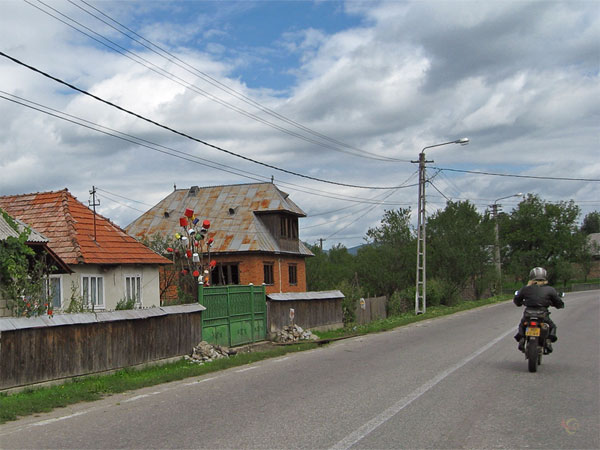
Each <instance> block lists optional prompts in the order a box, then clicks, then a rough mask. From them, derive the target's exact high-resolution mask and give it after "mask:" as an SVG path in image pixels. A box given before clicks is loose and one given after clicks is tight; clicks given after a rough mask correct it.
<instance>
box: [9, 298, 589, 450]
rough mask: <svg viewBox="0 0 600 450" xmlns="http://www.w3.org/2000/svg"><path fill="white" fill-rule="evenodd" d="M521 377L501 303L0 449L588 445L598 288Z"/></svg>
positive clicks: (103, 413)
mask: <svg viewBox="0 0 600 450" xmlns="http://www.w3.org/2000/svg"><path fill="white" fill-rule="evenodd" d="M565 304H566V308H565V309H563V310H559V311H556V312H554V313H553V314H552V318H553V320H554V321H555V322H556V324H557V325H558V336H559V341H558V342H557V343H556V344H555V350H554V353H553V354H551V355H548V356H547V357H544V360H543V363H542V366H540V368H539V370H538V372H537V373H529V372H528V370H527V364H526V361H525V359H524V357H523V355H522V354H521V353H520V352H518V351H517V349H516V343H515V341H514V340H513V338H512V335H513V334H514V332H515V330H516V324H517V323H518V320H519V318H520V316H521V312H522V310H521V309H520V308H517V307H515V306H514V305H513V304H512V303H508V302H507V303H501V304H496V305H493V306H489V307H484V308H479V309H477V310H471V311H467V312H463V313H460V314H455V315H453V316H448V317H444V318H440V319H435V320H429V321H426V322H421V323H419V324H414V325H411V326H407V327H403V328H399V329H396V330H394V331H389V332H386V333H380V334H376V335H370V336H364V337H360V338H352V339H347V340H344V341H338V342H336V343H334V344H332V345H330V346H327V347H324V348H320V349H316V350H311V351H308V352H303V353H296V354H292V355H289V356H285V357H281V358H277V359H272V360H267V361H261V362H258V363H255V364H252V365H248V366H245V367H241V368H235V369H230V370H227V371H223V372H219V373H215V374H211V375H206V376H204V377H200V378H190V379H187V380H183V381H180V382H175V383H168V384H163V385H160V386H155V387H151V388H146V389H142V390H138V391H135V392H130V393H126V394H122V395H115V396H112V397H108V398H106V399H104V400H101V401H98V402H94V403H87V404H78V405H74V406H72V407H68V408H63V409H60V410H56V411H54V412H52V413H48V414H42V415H39V416H37V417H28V418H24V419H21V420H19V421H16V422H10V423H7V424H4V425H1V426H0V448H3V449H4V448H6V449H8V448H78V449H83V448H111V449H113V448H128V449H133V448H211V449H216V448H236V449H237V448H274V449H279V448H294V449H300V448H311V449H312V448H318V449H321V448H323V449H329V448H339V449H346V448H394V449H396V448H436V449H438V448H443V449H455V448H510V449H515V448H564V449H598V448H600V388H599V386H600V332H599V329H600V292H599V291H592V292H587V293H574V294H568V295H567V297H566V298H565Z"/></svg>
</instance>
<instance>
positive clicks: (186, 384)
mask: <svg viewBox="0 0 600 450" xmlns="http://www.w3.org/2000/svg"><path fill="white" fill-rule="evenodd" d="M216 379H217V377H210V378H205V379H204V380H197V381H192V382H191V383H185V384H184V386H193V385H194V384H200V383H204V382H206V381H210V380H216Z"/></svg>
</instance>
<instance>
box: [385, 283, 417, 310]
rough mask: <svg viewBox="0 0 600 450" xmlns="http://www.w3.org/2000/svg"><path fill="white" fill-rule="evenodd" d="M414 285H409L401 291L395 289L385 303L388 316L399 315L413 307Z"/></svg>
mask: <svg viewBox="0 0 600 450" xmlns="http://www.w3.org/2000/svg"><path fill="white" fill-rule="evenodd" d="M414 304H415V287H414V286H411V287H408V288H405V289H403V290H401V291H395V292H394V293H393V294H392V296H391V297H390V299H389V300H388V304H387V313H388V316H399V315H401V314H404V313H405V312H408V311H411V310H412V309H414Z"/></svg>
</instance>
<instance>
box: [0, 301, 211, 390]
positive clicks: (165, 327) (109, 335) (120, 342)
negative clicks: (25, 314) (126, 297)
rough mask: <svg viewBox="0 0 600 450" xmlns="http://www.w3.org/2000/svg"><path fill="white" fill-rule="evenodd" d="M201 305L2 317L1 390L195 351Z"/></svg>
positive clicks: (200, 337) (198, 335)
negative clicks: (52, 315) (31, 316)
mask: <svg viewBox="0 0 600 450" xmlns="http://www.w3.org/2000/svg"><path fill="white" fill-rule="evenodd" d="M204 309H205V308H204V307H203V306H202V305H199V304H190V305H179V306H168V307H162V308H150V309H144V310H129V311H112V312H101V313H97V314H92V313H85V314H64V315H57V316H54V317H53V318H49V317H47V316H44V317H37V318H29V319H27V318H0V390H3V389H8V388H13V387H18V386H24V385H30V384H35V383H41V382H46V381H51V380H59V379H62V378H70V377H76V376H81V375H89V374H93V373H99V372H104V371H109V370H115V369H120V368H124V367H130V366H135V365H138V364H144V363H149V362H152V361H157V360H161V359H167V358H171V357H176V356H183V355H186V354H190V353H191V351H192V348H193V347H194V346H195V345H197V344H198V343H199V342H200V341H201V340H202V318H201V315H202V311H203V310H204Z"/></svg>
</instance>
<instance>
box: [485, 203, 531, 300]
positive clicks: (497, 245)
mask: <svg viewBox="0 0 600 450" xmlns="http://www.w3.org/2000/svg"><path fill="white" fill-rule="evenodd" d="M522 196H523V193H522V192H519V193H518V194H512V195H507V196H506V197H500V198H497V199H496V200H494V203H493V204H491V205H489V206H490V207H491V208H492V216H493V217H494V222H495V234H496V242H495V245H494V264H495V266H496V275H497V276H498V281H497V282H498V287H497V289H500V293H501V292H502V261H501V260H500V230H499V226H498V207H501V206H502V205H499V204H498V201H499V200H504V199H505V198H511V197H522Z"/></svg>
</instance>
